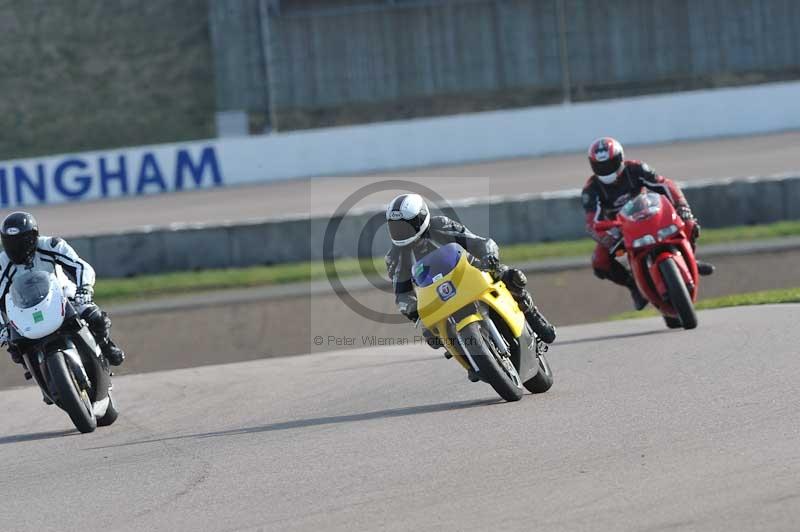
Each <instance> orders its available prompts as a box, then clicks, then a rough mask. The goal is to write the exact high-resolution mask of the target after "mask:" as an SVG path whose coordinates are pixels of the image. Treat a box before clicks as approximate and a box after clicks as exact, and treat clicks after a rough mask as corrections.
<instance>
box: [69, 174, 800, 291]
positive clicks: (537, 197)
mask: <svg viewBox="0 0 800 532" xmlns="http://www.w3.org/2000/svg"><path fill="white" fill-rule="evenodd" d="M684 191H685V193H686V195H687V197H688V200H689V202H690V203H691V205H692V206H693V208H694V211H695V213H696V215H697V216H698V217H699V219H700V220H701V222H702V224H703V226H704V227H709V228H711V227H725V226H732V225H749V224H758V223H769V222H775V221H779V220H797V219H800V176H783V177H769V178H751V179H744V180H718V181H708V182H701V183H693V184H690V185H687V186H685V187H684ZM451 206H452V208H453V211H454V213H455V216H456V217H457V218H458V219H460V220H461V221H462V222H464V223H466V224H467V225H468V226H469V227H470V229H472V230H473V231H475V232H476V233H479V234H482V235H490V236H492V238H494V239H495V240H496V241H497V242H498V243H499V244H501V245H502V244H513V243H519V242H547V241H556V240H569V239H577V238H582V237H584V236H586V233H585V228H584V215H583V211H582V208H581V202H580V192H579V191H578V190H574V191H567V192H558V193H545V194H533V195H528V196H523V197H516V198H490V199H480V200H464V201H460V202H454V203H453V204H452V205H451ZM329 223H330V219H329V218H327V217H319V218H312V219H308V218H287V219H280V220H264V221H262V222H257V223H250V224H241V225H221V226H194V227H188V228H185V229H169V230H167V229H164V230H153V231H140V232H133V233H126V234H115V235H101V236H94V237H87V238H77V239H72V240H71V242H73V244H74V246H75V248H76V249H77V251H78V253H80V254H81V255H82V256H84V257H86V258H87V260H89V261H90V262H91V263H92V264H94V266H95V268H96V269H97V271H98V274H99V275H101V276H104V277H114V276H117V277H125V276H132V275H138V274H149V273H160V272H168V271H183V270H199V269H208V268H231V267H245V266H254V265H260V264H276V263H287V262H302V261H311V260H320V259H322V256H323V243H324V235H325V232H326V229H327V228H328V226H329ZM373 237H374V238H373ZM388 248H389V240H388V237H387V234H386V231H385V228H384V226H383V218H382V212H381V213H376V212H367V213H360V214H354V215H351V216H346V217H344V218H342V219H341V223H340V225H339V227H338V230H337V231H336V233H335V239H334V241H333V250H334V255H335V256H337V257H355V256H371V255H379V254H382V253H384V252H385V251H386V250H387V249H388Z"/></svg>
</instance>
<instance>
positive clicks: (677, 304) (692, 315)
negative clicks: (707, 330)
mask: <svg viewBox="0 0 800 532" xmlns="http://www.w3.org/2000/svg"><path fill="white" fill-rule="evenodd" d="M658 269H659V270H661V276H662V277H663V278H664V284H665V285H667V294H669V301H670V303H672V306H673V307H674V308H675V310H676V311H677V312H678V316H679V317H680V319H681V324H682V325H683V328H684V329H694V328H695V327H697V313H696V312H695V310H694V304H693V303H692V298H691V296H690V295H689V290H688V289H687V288H686V283H684V282H683V276H682V275H681V272H680V270H678V265H677V264H675V261H674V260H672V259H667V260H665V261H664V262H662V263H661V264H659V265H658Z"/></svg>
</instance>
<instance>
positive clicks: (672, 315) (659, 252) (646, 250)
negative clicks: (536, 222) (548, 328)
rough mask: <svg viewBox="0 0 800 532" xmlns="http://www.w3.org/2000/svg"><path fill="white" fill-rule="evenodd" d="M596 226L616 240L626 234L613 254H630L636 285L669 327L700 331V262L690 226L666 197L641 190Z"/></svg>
mask: <svg viewBox="0 0 800 532" xmlns="http://www.w3.org/2000/svg"><path fill="white" fill-rule="evenodd" d="M596 227H597V230H598V231H605V232H606V235H607V236H610V237H612V238H613V237H614V236H615V235H617V236H618V235H619V232H620V231H621V232H622V238H619V240H618V241H617V243H616V244H615V245H614V246H612V248H611V253H612V254H616V255H617V256H621V255H625V254H626V253H627V256H628V264H629V265H630V268H631V272H632V273H633V277H634V279H635V280H636V285H637V286H638V287H639V290H640V291H641V293H642V294H643V295H644V296H645V297H646V298H647V299H648V300H649V301H650V303H652V305H653V306H654V307H656V308H657V309H658V310H659V311H660V312H661V314H663V316H664V321H665V322H666V324H667V326H668V327H669V328H670V329H677V328H680V327H683V328H684V329H694V328H695V327H697V314H696V313H695V310H694V301H696V300H697V289H698V280H699V274H698V271H697V261H696V259H695V256H694V251H693V250H692V244H691V241H690V240H689V236H688V235H687V234H686V224H685V223H684V222H683V220H681V218H680V216H678V214H677V213H676V212H675V208H674V207H673V206H672V203H670V202H669V200H668V199H667V198H666V197H665V196H662V195H660V194H655V193H653V192H648V191H645V190H643V191H642V192H641V193H640V194H639V195H638V196H636V197H634V198H632V199H631V200H630V201H628V202H627V203H626V204H625V205H624V206H623V207H622V209H621V210H620V211H619V214H618V215H617V217H616V219H614V220H609V221H602V222H599V223H598V224H597V226H596Z"/></svg>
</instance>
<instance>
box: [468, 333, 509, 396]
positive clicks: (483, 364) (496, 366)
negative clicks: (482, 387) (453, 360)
mask: <svg viewBox="0 0 800 532" xmlns="http://www.w3.org/2000/svg"><path fill="white" fill-rule="evenodd" d="M484 333H485V334H484ZM459 334H460V335H461V339H462V340H463V348H464V349H466V350H467V351H468V352H469V355H470V357H471V358H472V360H473V361H474V362H475V365H476V366H478V375H479V376H480V378H481V379H482V380H483V381H484V382H486V383H487V384H489V385H490V386H491V387H492V388H494V391H496V392H497V394H498V395H499V396H500V397H502V398H503V399H505V400H506V401H519V400H520V399H522V394H523V389H522V383H521V382H520V378H519V373H517V370H516V368H514V365H513V363H512V362H511V360H510V359H509V358H508V357H503V356H502V355H500V354H499V352H498V350H497V347H496V346H495V345H494V342H493V341H492V340H491V339H490V338H491V336H490V335H489V334H488V331H483V330H482V326H481V322H480V321H477V322H474V323H470V324H469V325H467V326H466V327H464V329H462V330H461V332H460V333H459Z"/></svg>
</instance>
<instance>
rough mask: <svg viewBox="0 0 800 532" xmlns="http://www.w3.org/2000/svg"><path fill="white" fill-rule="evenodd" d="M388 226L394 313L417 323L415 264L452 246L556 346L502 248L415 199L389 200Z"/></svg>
mask: <svg viewBox="0 0 800 532" xmlns="http://www.w3.org/2000/svg"><path fill="white" fill-rule="evenodd" d="M386 221H387V225H388V227H389V235H390V237H391V239H392V244H393V245H392V248H391V249H390V250H389V252H388V253H387V254H386V268H387V270H388V273H389V278H390V279H391V280H392V284H393V286H394V292H395V301H396V303H397V306H398V309H399V310H400V313H401V314H403V315H404V316H405V317H407V318H408V319H409V320H411V321H414V322H415V321H417V319H418V318H419V314H418V312H417V298H416V295H415V293H414V287H413V285H412V281H411V274H412V272H411V268H412V266H413V265H414V262H415V261H416V260H418V259H420V258H421V257H423V256H425V255H427V254H428V253H430V252H431V251H433V250H434V249H436V248H438V247H439V246H442V245H444V244H449V243H452V242H455V243H457V244H458V245H460V246H461V247H463V248H464V249H466V250H467V252H468V253H469V254H470V255H472V256H473V257H475V258H476V259H477V260H478V261H479V267H480V269H482V270H484V271H486V272H489V273H490V274H491V275H492V276H493V277H494V278H495V279H497V280H502V281H503V282H504V283H505V285H506V287H507V288H508V290H509V292H511V295H512V296H513V297H514V299H515V300H516V301H517V304H518V305H519V308H520V310H522V312H524V313H525V317H526V318H527V321H528V323H529V324H530V326H531V328H532V329H533V331H534V332H535V333H536V334H537V335H538V336H539V338H541V339H542V340H543V341H544V342H546V343H548V344H550V343H553V341H555V339H556V330H555V327H553V326H552V325H551V324H550V322H548V321H547V319H546V318H545V317H544V315H543V314H542V313H541V312H540V311H539V309H538V308H537V307H536V305H535V304H534V301H533V297H532V296H531V294H530V292H528V290H527V289H526V288H525V287H526V285H527V282H528V280H527V278H526V277H525V274H524V273H523V272H522V271H521V270H518V269H516V268H510V267H508V266H506V265H505V264H502V263H501V262H500V249H499V248H498V247H497V244H496V243H495V242H494V240H492V239H491V238H484V237H481V236H478V235H476V234H474V233H472V232H471V231H470V230H469V229H467V228H466V227H465V226H464V225H463V224H461V223H459V222H457V221H455V220H452V219H450V218H448V217H446V216H431V213H430V210H429V209H428V206H427V204H426V203H425V201H424V200H423V199H422V196H420V195H419V194H401V195H399V196H397V197H396V198H395V199H393V200H392V201H391V202H390V203H389V206H388V208H387V210H386ZM424 333H425V337H426V338H427V339H428V344H429V345H431V347H434V348H436V347H439V344H438V343H437V340H438V339H437V338H435V336H434V335H432V334H430V333H428V331H424Z"/></svg>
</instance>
